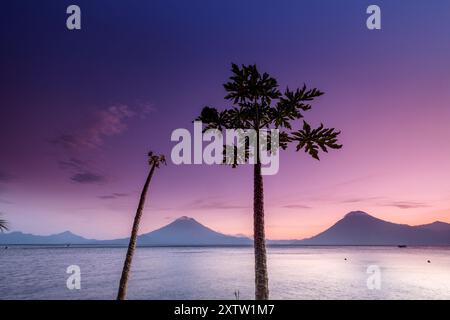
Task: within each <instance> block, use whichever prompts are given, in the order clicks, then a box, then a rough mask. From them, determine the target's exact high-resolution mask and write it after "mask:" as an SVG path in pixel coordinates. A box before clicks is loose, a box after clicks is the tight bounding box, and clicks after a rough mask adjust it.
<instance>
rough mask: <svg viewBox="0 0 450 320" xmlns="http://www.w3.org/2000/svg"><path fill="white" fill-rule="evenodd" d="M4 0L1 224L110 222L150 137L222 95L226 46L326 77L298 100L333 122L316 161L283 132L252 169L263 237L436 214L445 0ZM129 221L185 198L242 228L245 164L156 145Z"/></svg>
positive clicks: (243, 58)
mask: <svg viewBox="0 0 450 320" xmlns="http://www.w3.org/2000/svg"><path fill="white" fill-rule="evenodd" d="M72 2H73V1H56V0H55V1H45V2H39V3H37V2H35V1H22V0H18V1H14V2H13V3H11V4H5V5H4V7H3V8H2V12H3V13H4V14H5V15H4V16H2V19H0V28H1V30H2V31H1V32H2V33H1V41H2V51H1V53H0V63H1V68H0V70H1V72H0V83H1V89H0V90H1V100H0V101H1V108H0V150H1V154H0V212H2V213H4V217H5V218H6V219H8V220H9V221H10V224H11V227H12V229H13V230H21V231H25V232H31V233H37V234H48V233H56V232H60V231H64V230H71V231H73V232H75V233H78V234H80V235H83V236H86V237H95V238H112V237H121V236H125V235H126V234H127V233H128V232H129V229H130V225H131V221H132V220H131V219H132V217H133V215H134V211H135V207H136V205H137V201H138V195H139V192H140V188H141V187H142V184H143V182H144V180H145V176H146V174H147V170H148V167H147V165H146V152H147V150H149V149H152V150H155V151H158V152H164V153H166V155H170V150H171V148H172V147H173V145H174V143H172V142H170V134H171V132H172V131H173V130H174V129H177V128H188V129H189V130H192V123H191V121H192V120H193V119H194V118H195V117H196V116H197V115H198V114H199V112H200V110H201V108H202V107H203V106H204V105H213V106H216V107H218V108H222V107H226V106H227V105H226V103H225V102H224V100H223V97H224V95H225V92H224V90H223V87H222V84H223V83H224V82H225V81H226V80H227V78H228V76H229V75H230V63H231V62H235V63H239V64H241V63H246V64H247V63H256V64H257V65H258V66H259V68H260V69H261V70H263V71H267V72H269V73H270V74H271V75H273V76H275V77H276V78H277V79H278V81H279V83H280V85H281V86H282V87H283V88H284V87H285V86H286V85H289V86H290V87H296V86H301V85H303V83H306V84H307V85H308V86H315V87H318V88H319V89H321V90H323V91H325V93H326V94H325V95H324V96H323V97H320V99H318V100H317V102H316V103H314V104H313V109H312V110H311V111H309V112H308V113H307V114H306V118H307V120H308V121H310V122H311V123H312V124H314V125H317V124H319V123H320V122H324V123H325V124H326V125H327V126H332V127H336V128H338V129H340V130H342V135H341V138H342V143H343V144H344V148H343V149H342V150H339V151H334V152H331V153H330V154H327V155H323V156H322V160H321V161H320V162H317V161H315V160H313V159H311V158H309V157H307V156H306V155H305V154H303V153H295V152H294V151H293V150H292V149H290V150H288V151H287V152H284V153H282V155H281V158H280V171H279V173H278V174H277V175H275V176H266V177H265V203H266V215H267V234H268V237H269V238H272V239H274V238H278V239H282V238H285V239H286V238H302V237H305V236H311V235H313V234H315V233H317V232H318V231H321V230H323V229H324V228H326V227H328V226H329V225H330V224H332V223H334V222H335V221H336V220H337V219H339V218H341V217H342V216H343V215H344V214H345V213H347V212H348V211H351V210H356V209H360V210H365V211H367V212H369V213H371V214H373V215H375V216H377V217H380V218H383V219H387V220H391V221H394V222H399V223H409V224H420V223H427V222H432V221H434V220H441V221H447V222H450V170H448V164H449V163H450V126H449V122H450V90H449V84H450V62H449V59H448V57H449V56H450V41H449V40H450V39H449V37H450V20H449V19H448V12H450V3H449V2H448V1H433V2H432V3H430V2H427V1H408V3H405V2H404V1H376V3H377V4H378V5H379V6H380V7H381V10H382V30H379V31H369V30H368V29H367V28H366V26H365V20H366V18H367V15H366V14H365V9H366V8H367V6H368V5H369V4H373V3H372V2H373V1H356V0H355V1H346V2H345V5H344V2H340V1H339V2H338V1H312V0H311V1H256V0H254V1H245V2H244V3H242V1H238V0H232V1H206V0H201V1H190V2H187V1H162V0H161V1H123V0H122V1H108V2H105V1H98V0H96V1H76V3H77V4H78V5H79V6H80V7H81V10H82V30H81V31H68V30H67V29H66V28H65V18H66V15H65V8H66V7H67V6H68V5H69V4H72ZM148 199H149V202H148V205H147V207H146V210H145V215H144V219H143V224H142V229H141V230H142V232H147V231H150V230H152V229H155V228H157V227H160V226H162V225H164V224H167V223H168V222H170V221H171V220H173V219H175V218H177V217H179V216H183V215H188V216H191V217H194V218H196V219H197V220H199V221H200V222H202V223H204V224H206V225H207V226H209V227H211V228H213V229H215V230H219V231H221V232H224V233H229V234H237V233H242V234H247V235H250V234H251V230H252V207H251V205H252V170H251V168H250V167H248V166H247V167H246V166H244V167H242V168H238V169H231V168H229V167H220V166H206V165H192V166H175V165H173V164H171V163H170V161H169V165H168V166H167V167H164V168H162V169H161V170H158V172H157V174H156V175H155V177H154V180H153V181H152V186H151V190H150V196H149V198H148Z"/></svg>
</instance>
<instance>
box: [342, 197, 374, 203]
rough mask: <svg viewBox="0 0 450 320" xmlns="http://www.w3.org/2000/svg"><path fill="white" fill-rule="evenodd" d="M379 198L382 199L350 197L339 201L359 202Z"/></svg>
mask: <svg viewBox="0 0 450 320" xmlns="http://www.w3.org/2000/svg"><path fill="white" fill-rule="evenodd" d="M377 199H381V197H366V198H363V197H361V198H348V199H343V200H340V201H339V202H340V203H359V202H366V201H371V200H377Z"/></svg>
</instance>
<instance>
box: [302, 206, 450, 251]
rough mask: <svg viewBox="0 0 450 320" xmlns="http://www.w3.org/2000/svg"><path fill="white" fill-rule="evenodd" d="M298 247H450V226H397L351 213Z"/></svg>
mask: <svg viewBox="0 0 450 320" xmlns="http://www.w3.org/2000/svg"><path fill="white" fill-rule="evenodd" d="M295 243H296V244H312V245H430V246H435V245H450V224H448V223H444V222H439V221H437V222H434V223H431V224H426V225H420V226H409V225H406V224H396V223H392V222H388V221H384V220H381V219H378V218H375V217H373V216H371V215H369V214H367V213H365V212H362V211H354V212H350V213H348V214H347V215H345V217H344V218H343V219H341V220H339V221H338V222H336V223H335V224H334V225H333V226H331V227H330V228H329V229H327V230H325V231H324V232H322V233H319V234H318V235H316V236H314V237H312V238H309V239H305V240H300V241H295Z"/></svg>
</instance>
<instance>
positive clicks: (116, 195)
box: [98, 192, 130, 200]
mask: <svg viewBox="0 0 450 320" xmlns="http://www.w3.org/2000/svg"><path fill="white" fill-rule="evenodd" d="M129 195H130V194H128V193H118V192H115V193H111V194H107V195H103V196H98V198H99V199H102V200H109V199H118V198H124V197H128V196H129Z"/></svg>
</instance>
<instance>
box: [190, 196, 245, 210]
mask: <svg viewBox="0 0 450 320" xmlns="http://www.w3.org/2000/svg"><path fill="white" fill-rule="evenodd" d="M186 207H187V208H189V209H220V210H230V209H247V208H248V206H245V205H240V204H235V203H231V202H227V201H223V200H211V199H197V200H194V201H192V202H191V203H189V204H188V205H187V206H186Z"/></svg>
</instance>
